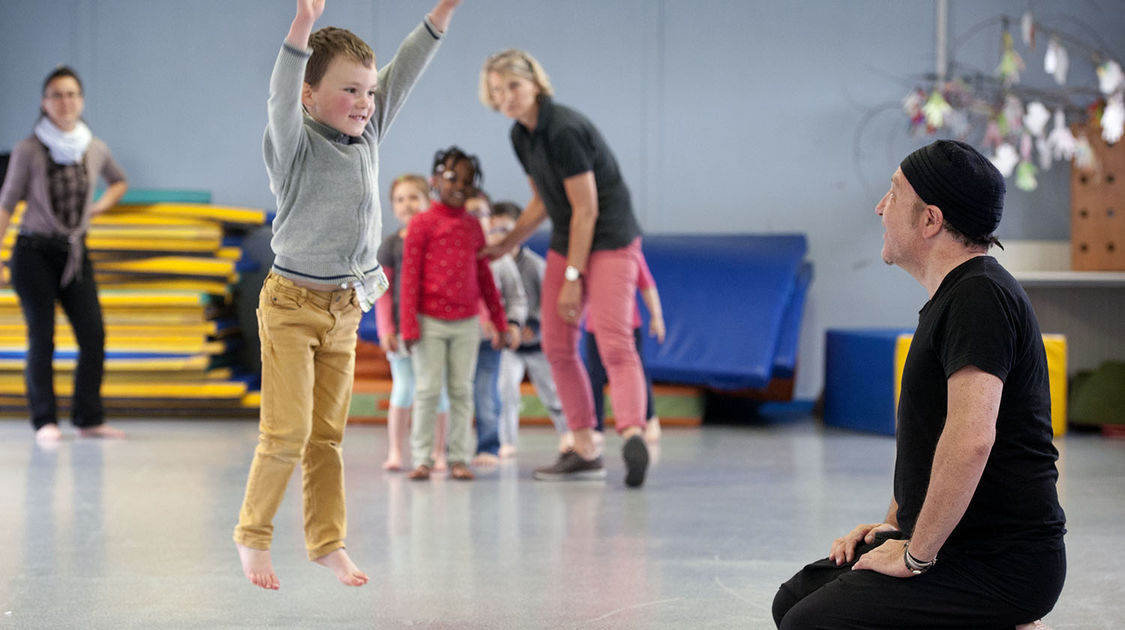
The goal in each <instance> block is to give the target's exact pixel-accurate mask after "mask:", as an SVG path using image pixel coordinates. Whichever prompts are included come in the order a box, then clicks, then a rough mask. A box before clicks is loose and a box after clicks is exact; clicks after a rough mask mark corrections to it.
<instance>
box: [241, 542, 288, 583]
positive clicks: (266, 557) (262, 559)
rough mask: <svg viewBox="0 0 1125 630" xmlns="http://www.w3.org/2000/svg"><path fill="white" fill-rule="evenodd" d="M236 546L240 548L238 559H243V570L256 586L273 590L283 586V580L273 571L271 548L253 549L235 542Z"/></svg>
mask: <svg viewBox="0 0 1125 630" xmlns="http://www.w3.org/2000/svg"><path fill="white" fill-rule="evenodd" d="M234 546H235V547H237V548H238V559H239V560H241V561H242V572H243V573H244V574H245V575H246V579H248V580H250V582H251V583H252V584H254V585H255V586H260V587H262V588H264V589H269V590H271V591H276V590H277V589H279V588H281V582H280V581H279V580H278V579H277V575H276V574H275V573H274V572H273V561H271V560H270V550H269V549H251V548H250V547H247V546H245V545H240V544H238V543H234Z"/></svg>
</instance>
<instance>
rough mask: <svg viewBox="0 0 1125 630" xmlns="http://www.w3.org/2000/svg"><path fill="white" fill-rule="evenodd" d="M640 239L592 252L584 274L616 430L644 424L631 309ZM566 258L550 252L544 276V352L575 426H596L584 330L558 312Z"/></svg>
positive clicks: (585, 307) (586, 306) (585, 300)
mask: <svg viewBox="0 0 1125 630" xmlns="http://www.w3.org/2000/svg"><path fill="white" fill-rule="evenodd" d="M640 248H641V239H640V237H637V239H636V240H634V241H633V242H632V243H630V244H629V245H627V246H625V247H622V248H621V249H613V250H601V251H595V252H592V253H591V254H590V258H589V261H588V262H587V264H586V273H585V274H583V277H582V280H581V282H582V312H583V315H584V316H587V317H589V318H590V321H591V323H592V324H593V329H594V336H595V337H596V338H597V340H598V350H599V351H600V352H601V356H602V361H603V362H604V363H605V367H606V373H607V374H608V375H609V391H610V395H611V396H612V397H613V413H614V424H615V426H616V428H617V432H618V433H620V432H622V431H624V430H625V429H627V428H629V427H632V426H638V427H642V428H643V427H644V425H645V375H644V369H643V368H642V367H641V360H640V357H639V356H637V348H636V346H635V345H634V344H635V340H634V339H633V308H634V300H635V299H636V297H635V296H636V293H637V260H638V258H639V257H638V252H639V250H640ZM565 269H566V257H565V256H563V255H562V254H559V253H558V252H555V251H548V252H547V272H546V275H545V276H544V278H543V304H542V314H541V317H542V339H543V352H544V353H545V354H546V355H547V361H549V362H550V364H551V374H552V375H553V376H554V377H555V387H556V388H557V389H558V392H559V399H560V400H561V401H562V407H563V413H565V414H566V421H567V426H569V427H570V429H571V430H578V429H589V428H592V427H594V426H595V424H596V418H595V416H594V398H593V394H592V390H591V389H590V377H589V375H588V374H587V373H586V366H585V365H584V364H583V363H582V358H581V357H580V356H579V354H578V340H579V338H580V337H581V333H582V331H581V329H580V328H579V327H577V326H571V325H570V324H568V323H566V322H565V321H564V320H563V319H562V318H561V317H560V316H559V307H558V301H559V291H560V290H561V288H562V285H563V283H564V282H565V279H564V278H563V272H564V271H565Z"/></svg>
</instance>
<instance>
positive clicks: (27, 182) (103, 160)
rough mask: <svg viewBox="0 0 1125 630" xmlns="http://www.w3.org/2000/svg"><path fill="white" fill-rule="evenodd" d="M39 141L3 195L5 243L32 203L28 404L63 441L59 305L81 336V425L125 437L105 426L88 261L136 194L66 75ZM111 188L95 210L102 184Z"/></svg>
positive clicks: (17, 278) (25, 152)
mask: <svg viewBox="0 0 1125 630" xmlns="http://www.w3.org/2000/svg"><path fill="white" fill-rule="evenodd" d="M40 104H41V107H42V109H41V113H42V115H41V116H40V118H39V120H38V122H37V123H36V124H35V130H34V133H33V134H32V135H31V136H29V137H28V138H26V139H24V140H23V141H21V142H20V143H19V144H17V145H16V148H15V149H14V150H13V151H12V161H11V163H10V165H9V168H8V173H7V176H6V177H5V179H4V187H3V189H0V237H3V235H4V232H6V231H7V229H8V223H9V222H10V221H11V218H12V212H13V211H14V210H15V206H16V204H17V203H18V202H19V201H21V200H26V201H27V205H26V207H25V208H24V212H23V218H22V219H21V222H20V234H19V237H18V238H17V239H16V244H15V246H14V247H13V248H12V259H11V263H10V264H11V275H12V278H11V280H12V286H13V288H14V289H15V290H16V294H17V295H19V298H20V308H21V309H22V310H23V315H24V320H25V321H26V323H27V357H26V359H25V361H26V363H27V367H26V368H25V375H26V381H27V402H28V406H29V407H30V409H31V423H32V425H33V426H34V427H35V436H36V438H37V439H39V440H40V441H44V442H54V441H57V440H59V438H60V437H61V433H60V431H59V426H58V418H57V415H58V408H57V404H56V402H55V389H54V365H53V359H54V350H55V341H54V337H55V303H56V302H58V303H59V304H60V305H61V306H62V309H63V312H65V313H66V316H67V319H69V320H70V325H71V327H72V328H73V329H74V338H75V340H76V341H77V342H78V361H77V365H76V367H75V370H74V393H73V396H72V402H71V416H72V417H73V419H74V425H75V426H76V427H77V428H78V430H79V433H80V434H81V435H83V436H86V437H122V436H124V433H122V432H121V431H120V430H118V429H115V428H113V427H111V426H109V425H107V424H105V412H104V410H103V407H102V397H101V386H102V376H103V374H104V370H105V327H104V326H103V324H102V309H101V306H100V304H99V303H98V287H97V285H96V284H95V283H94V269H93V267H91V266H90V258H89V256H87V254H86V248H85V240H86V231H87V229H89V227H90V220H91V219H92V218H93V217H94V216H95V215H97V214H99V213H101V212H102V211H103V210H106V209H107V208H110V207H112V206H113V205H114V204H116V203H117V202H118V201H119V200H120V199H121V196H122V195H124V194H125V190H126V189H127V188H128V185H127V184H126V182H125V172H124V171H123V170H121V167H120V166H118V165H117V162H116V161H114V159H113V156H112V155H111V154H110V152H109V149H108V148H107V147H106V145H105V143H104V142H102V141H101V140H99V139H98V138H96V137H94V136H93V135H92V134H91V133H90V129H89V128H88V127H87V126H86V123H85V122H83V121H82V110H83V108H84V106H85V100H84V98H83V95H82V83H81V81H79V79H78V75H77V74H76V73H75V72H74V70H71V69H70V68H68V67H66V66H60V67H59V68H57V69H56V70H55V71H53V72H52V73H51V74H50V75H48V76H47V79H46V80H45V81H44V82H43V99H42V101H41V102H40ZM98 177H101V178H103V179H104V180H105V181H106V183H107V184H108V186H107V187H106V190H105V192H104V193H103V194H102V196H101V197H100V198H99V199H98V200H97V201H94V187H95V185H96V184H97V178H98Z"/></svg>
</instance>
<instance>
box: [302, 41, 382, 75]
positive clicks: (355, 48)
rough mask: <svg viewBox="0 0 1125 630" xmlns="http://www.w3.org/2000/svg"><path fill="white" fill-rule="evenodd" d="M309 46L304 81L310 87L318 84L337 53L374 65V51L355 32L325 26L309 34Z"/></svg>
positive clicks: (367, 64)
mask: <svg viewBox="0 0 1125 630" xmlns="http://www.w3.org/2000/svg"><path fill="white" fill-rule="evenodd" d="M309 48H312V51H313V52H312V57H310V58H309V61H308V63H307V64H305V83H308V84H309V85H310V86H312V87H314V88H315V87H316V86H317V85H319V84H320V80H321V79H323V78H324V73H325V72H327V71H328V65H329V64H331V63H332V60H333V59H335V58H336V57H337V56H338V55H343V56H345V57H347V58H348V59H351V60H352V61H355V62H358V63H361V64H363V65H364V66H366V67H368V68H374V67H375V51H374V50H371V47H370V46H368V45H367V42H365V41H363V40H362V39H360V38H359V37H358V36H356V34H355V33H353V32H351V31H349V30H347V29H345V28H337V27H335V26H325V27H324V28H322V29H319V30H317V31H316V32H315V33H313V34H312V35H310V36H309Z"/></svg>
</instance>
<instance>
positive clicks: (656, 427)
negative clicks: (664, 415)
mask: <svg viewBox="0 0 1125 630" xmlns="http://www.w3.org/2000/svg"><path fill="white" fill-rule="evenodd" d="M660 434H661V430H660V418H658V417H656V416H653V417H651V418H649V419H648V423H647V424H646V425H645V442H648V443H649V444H656V443H657V442H659V441H660Z"/></svg>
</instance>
